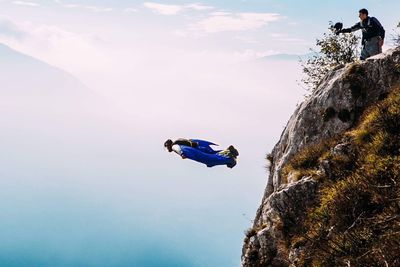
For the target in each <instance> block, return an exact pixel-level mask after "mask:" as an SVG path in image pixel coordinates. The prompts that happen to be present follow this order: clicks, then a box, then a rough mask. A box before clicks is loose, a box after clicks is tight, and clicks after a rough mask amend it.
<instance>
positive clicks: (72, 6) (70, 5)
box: [63, 4, 79, 8]
mask: <svg viewBox="0 0 400 267" xmlns="http://www.w3.org/2000/svg"><path fill="white" fill-rule="evenodd" d="M63 7H67V8H76V7H79V5H77V4H65V5H63Z"/></svg>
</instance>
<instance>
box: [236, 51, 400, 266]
mask: <svg viewBox="0 0 400 267" xmlns="http://www.w3.org/2000/svg"><path fill="white" fill-rule="evenodd" d="M399 83H400V48H397V49H392V50H389V51H387V52H386V53H384V54H380V55H377V56H375V57H372V58H370V59H368V60H366V61H364V62H358V63H353V64H349V65H346V66H345V67H342V68H338V69H336V70H334V71H332V72H331V73H330V74H329V75H328V76H326V77H325V78H324V79H323V81H322V82H321V83H320V85H319V86H318V88H317V89H316V90H315V91H314V92H313V93H312V94H311V95H310V96H309V97H307V99H306V100H305V101H304V102H303V103H302V104H301V105H299V106H298V108H297V109H296V111H295V112H294V114H293V115H292V116H291V118H290V120H289V122H288V123H287V126H286V128H285V129H284V131H283V133H282V135H281V137H280V140H279V142H278V143H277V144H276V146H275V147H274V149H273V151H272V152H271V154H270V155H269V156H268V159H269V160H270V162H271V165H270V173H269V177H268V182H267V187H266V189H265V193H264V196H263V198H262V203H261V205H260V207H259V209H258V211H257V214H256V217H255V220H254V225H253V227H252V228H251V229H249V231H248V232H247V233H246V238H245V240H244V246H243V253H242V266H244V267H250V266H252V267H253V266H351V265H353V266H366V265H360V264H363V262H364V261H366V262H370V264H372V265H373V266H385V265H386V266H396V264H399V265H400V262H399V260H398V259H397V255H399V253H400V243H399V242H398V241H396V240H400V236H399V233H400V215H399V213H400V202H399V200H400V195H399V192H400V189H399V187H398V185H399V184H400V181H399V179H398V178H399V176H400V164H399V165H396V162H397V160H398V154H400V150H399V149H398V148H397V146H398V145H399V143H400V140H399V139H397V138H398V136H399V133H398V132H397V130H396V129H399V130H400V115H399V114H400V104H399V110H397V108H396V107H397V104H398V103H400V100H399V99H400V97H399V99H397V98H396V97H397V96H398V95H397V94H396V92H397V91H399V90H400V89H398V88H397V87H398V84H399ZM399 95H400V94H399ZM397 101H398V102H397ZM388 114H389V115H388ZM398 122H399V124H398ZM388 144H390V145H388ZM382 158H384V159H385V160H386V161H384V162H383V161H382ZM371 166H374V167H373V168H372V167H371ZM380 167H382V168H383V169H382V172H378V171H377V170H378V169H379V168H380ZM364 185H366V186H364ZM382 190H383V191H382ZM376 220H378V221H379V222H381V224H379V225H377V226H374V227H372V226H371V223H368V222H372V221H376ZM393 229H397V230H399V231H397V234H396V231H393ZM385 236H388V238H386V239H383V237H385ZM378 240H379V242H377V241H378ZM396 242H397V243H396ZM393 255H394V256H393ZM371 259H375V260H376V262H375V263H371V262H373V260H371ZM375 264H376V265H375ZM372 265H368V266H372ZM397 266H398V265H397Z"/></svg>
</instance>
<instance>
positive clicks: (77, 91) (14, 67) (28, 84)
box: [0, 43, 94, 97]
mask: <svg viewBox="0 0 400 267" xmlns="http://www.w3.org/2000/svg"><path fill="white" fill-rule="evenodd" d="M0 58H1V60H0V72H1V73H2V75H1V76H0V84H1V85H2V86H1V87H0V95H1V96H13V95H14V96H23V95H25V96H27V95H29V96H50V95H59V96H68V97H80V96H82V97H87V96H93V95H94V93H93V92H91V91H90V90H89V89H88V88H87V87H86V86H85V85H83V84H82V82H80V81H79V80H78V79H77V78H75V77H74V76H73V75H71V74H69V73H67V72H66V71H64V70H61V69H59V68H57V67H54V66H51V65H49V64H47V63H45V62H43V61H41V60H38V59H35V58H33V57H31V56H28V55H25V54H23V53H20V52H18V51H16V50H14V49H12V48H10V47H8V46H6V45H4V44H1V43H0Z"/></svg>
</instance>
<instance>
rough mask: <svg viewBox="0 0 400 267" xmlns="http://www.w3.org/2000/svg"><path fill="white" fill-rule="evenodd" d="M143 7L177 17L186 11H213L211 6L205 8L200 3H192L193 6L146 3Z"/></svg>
mask: <svg viewBox="0 0 400 267" xmlns="http://www.w3.org/2000/svg"><path fill="white" fill-rule="evenodd" d="M143 6H145V7H147V8H149V9H151V10H153V11H154V12H156V13H158V14H161V15H167V16H171V15H177V14H179V13H181V12H184V11H188V10H195V11H206V10H210V9H214V7H212V6H206V5H203V4H200V3H193V4H186V5H166V4H160V3H154V2H146V3H144V4H143Z"/></svg>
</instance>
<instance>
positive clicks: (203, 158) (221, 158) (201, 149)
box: [180, 139, 236, 168]
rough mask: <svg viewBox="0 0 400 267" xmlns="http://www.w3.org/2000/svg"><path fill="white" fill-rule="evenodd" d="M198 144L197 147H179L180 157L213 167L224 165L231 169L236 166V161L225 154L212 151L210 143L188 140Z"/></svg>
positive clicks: (219, 151)
mask: <svg viewBox="0 0 400 267" xmlns="http://www.w3.org/2000/svg"><path fill="white" fill-rule="evenodd" d="M190 141H192V142H196V143H197V144H198V146H197V147H190V146H185V145H180V148H181V156H182V157H184V158H188V159H191V160H194V161H197V162H200V163H203V164H205V165H207V167H213V166H216V165H226V166H227V167H228V168H233V167H234V166H235V165H236V159H235V158H233V157H230V156H228V155H226V154H223V153H221V152H222V150H214V149H212V148H211V145H215V144H214V143H212V142H209V141H205V140H198V139H190Z"/></svg>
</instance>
